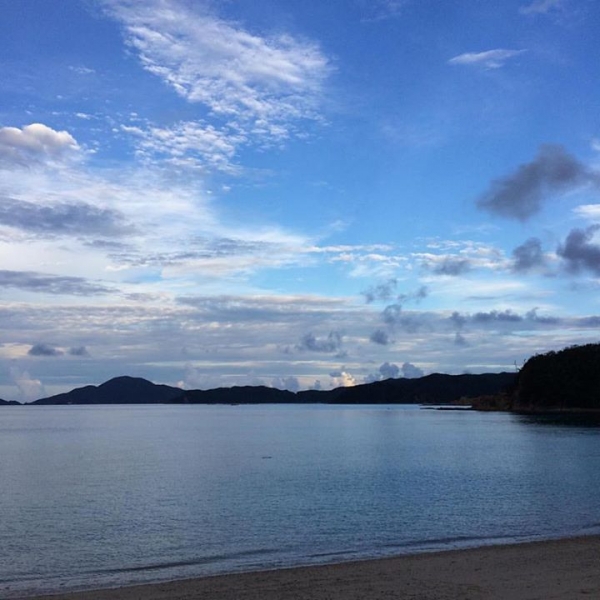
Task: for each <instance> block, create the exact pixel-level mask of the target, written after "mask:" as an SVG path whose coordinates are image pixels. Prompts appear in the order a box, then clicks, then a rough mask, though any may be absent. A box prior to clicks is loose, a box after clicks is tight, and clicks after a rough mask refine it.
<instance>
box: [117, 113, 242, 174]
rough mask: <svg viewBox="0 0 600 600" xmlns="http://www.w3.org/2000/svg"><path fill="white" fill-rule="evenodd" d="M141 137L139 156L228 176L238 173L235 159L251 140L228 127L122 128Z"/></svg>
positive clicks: (183, 124)
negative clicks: (222, 173) (239, 150)
mask: <svg viewBox="0 0 600 600" xmlns="http://www.w3.org/2000/svg"><path fill="white" fill-rule="evenodd" d="M122 129H123V131H125V132H127V133H130V134H132V135H133V136H134V137H136V138H138V140H139V143H138V149H137V154H138V157H140V158H142V159H143V160H147V161H149V162H152V161H154V160H157V159H158V160H162V161H164V162H165V163H166V164H168V165H169V166H170V167H173V166H175V167H197V168H199V169H201V170H204V171H220V172H224V173H229V174H236V173H238V172H239V167H236V166H235V164H234V158H235V155H236V153H237V151H238V148H239V147H240V146H243V145H245V144H247V143H248V141H249V139H248V137H247V136H246V135H243V134H241V133H239V132H237V131H235V130H233V129H232V128H231V127H229V126H225V127H223V128H221V129H218V128H217V127H215V126H214V125H207V124H204V123H201V122H195V121H187V122H180V123H177V124H175V125H173V126H171V127H153V126H149V127H147V128H142V127H139V126H135V127H132V126H127V125H124V126H123V127H122Z"/></svg>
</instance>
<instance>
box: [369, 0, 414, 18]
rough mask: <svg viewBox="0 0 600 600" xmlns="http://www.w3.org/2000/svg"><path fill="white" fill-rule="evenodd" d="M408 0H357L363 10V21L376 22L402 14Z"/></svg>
mask: <svg viewBox="0 0 600 600" xmlns="http://www.w3.org/2000/svg"><path fill="white" fill-rule="evenodd" d="M407 3H408V0H358V4H359V6H360V8H361V9H363V10H364V16H363V17H362V19H361V21H362V22H363V23H377V22H379V21H385V20H386V19H394V18H397V17H399V16H400V15H401V14H402V11H403V10H404V8H405V7H406V5H407Z"/></svg>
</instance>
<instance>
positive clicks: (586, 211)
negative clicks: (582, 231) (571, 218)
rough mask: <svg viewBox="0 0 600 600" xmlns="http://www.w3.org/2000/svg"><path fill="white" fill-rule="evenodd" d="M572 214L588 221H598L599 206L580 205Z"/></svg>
mask: <svg viewBox="0 0 600 600" xmlns="http://www.w3.org/2000/svg"><path fill="white" fill-rule="evenodd" d="M573 212H574V213H575V214H576V215H577V216H579V217H582V218H584V219H588V220H589V221H595V222H598V221H600V204H582V205H581V206H577V207H576V208H574V209H573Z"/></svg>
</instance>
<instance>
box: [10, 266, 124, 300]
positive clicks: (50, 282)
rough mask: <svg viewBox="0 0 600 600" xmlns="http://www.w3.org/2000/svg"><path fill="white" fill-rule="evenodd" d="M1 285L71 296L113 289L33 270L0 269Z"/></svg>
mask: <svg viewBox="0 0 600 600" xmlns="http://www.w3.org/2000/svg"><path fill="white" fill-rule="evenodd" d="M2 287H11V288H18V289H21V290H27V291H29V292H40V293H45V294H65V295H72V296H98V295H102V294H108V293H110V292H111V291H113V290H111V289H110V288H108V287H106V286H103V285H100V284H97V283H90V282H89V281H87V280H86V279H83V278H82V277H63V276H58V275H45V274H43V273H36V272H33V271H3V270H0V288H2Z"/></svg>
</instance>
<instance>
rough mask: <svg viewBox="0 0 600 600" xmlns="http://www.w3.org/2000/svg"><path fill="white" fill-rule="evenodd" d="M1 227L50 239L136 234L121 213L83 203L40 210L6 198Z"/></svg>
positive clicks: (0, 213) (1, 205)
mask: <svg viewBox="0 0 600 600" xmlns="http://www.w3.org/2000/svg"><path fill="white" fill-rule="evenodd" d="M0 224H2V225H8V226H9V227H16V228H18V229H22V230H24V231H32V232H34V233H37V234H47V235H49V236H56V235H102V236H108V237H112V236H121V235H126V234H131V233H133V232H134V228H133V227H132V226H131V225H130V224H128V223H127V222H126V221H125V218H124V217H123V215H122V214H121V213H119V212H117V211H114V210H110V209H107V208H98V207H96V206H92V205H91V204H85V203H83V202H80V203H75V202H73V203H63V204H56V205H52V206H40V205H38V204H34V203H33V202H26V201H24V200H15V199H13V198H3V199H2V202H1V203H0Z"/></svg>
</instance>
